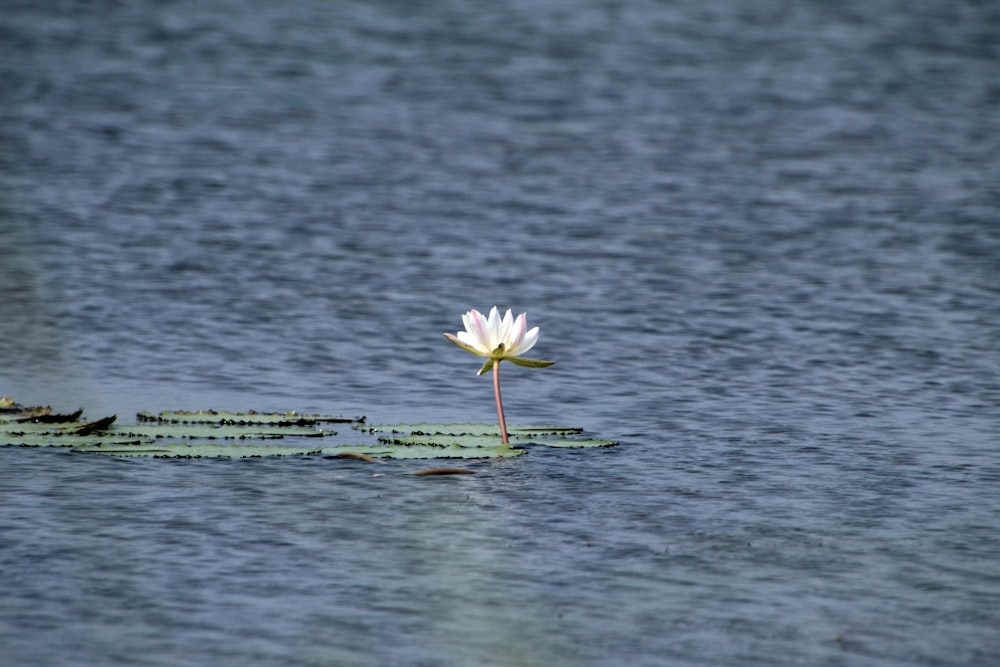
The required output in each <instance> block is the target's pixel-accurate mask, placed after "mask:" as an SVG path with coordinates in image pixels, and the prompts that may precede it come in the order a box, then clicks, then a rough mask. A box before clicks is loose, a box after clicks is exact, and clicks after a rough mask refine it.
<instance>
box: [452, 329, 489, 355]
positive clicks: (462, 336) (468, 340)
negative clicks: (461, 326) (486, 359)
mask: <svg viewBox="0 0 1000 667" xmlns="http://www.w3.org/2000/svg"><path fill="white" fill-rule="evenodd" d="M455 337H456V338H458V340H460V341H462V342H463V343H465V344H466V345H468V346H469V347H471V348H472V349H474V350H475V351H476V354H483V355H486V354H489V353H490V351H489V350H488V349H486V347H484V346H483V345H482V344H481V342H480V341H479V339H478V338H476V336H475V335H473V334H471V333H469V332H468V331H459V332H458V335H457V336H455Z"/></svg>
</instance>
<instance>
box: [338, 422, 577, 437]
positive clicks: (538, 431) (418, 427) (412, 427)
mask: <svg viewBox="0 0 1000 667" xmlns="http://www.w3.org/2000/svg"><path fill="white" fill-rule="evenodd" d="M355 428H356V429H359V430H366V431H368V432H369V433H409V434H411V435H495V436H497V437H500V427H499V426H498V425H496V424H371V425H360V424H359V425H357V426H355ZM576 433H583V429H582V428H579V427H575V426H547V425H534V426H509V427H508V428H507V434H508V435H509V436H520V435H570V434H576Z"/></svg>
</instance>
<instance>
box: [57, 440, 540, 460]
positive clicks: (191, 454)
mask: <svg viewBox="0 0 1000 667" xmlns="http://www.w3.org/2000/svg"><path fill="white" fill-rule="evenodd" d="M74 451H77V452H82V453H87V454H104V455H106V456H144V457H150V458H161V459H163V458H173V459H191V458H257V457H264V456H318V455H322V456H324V457H326V458H335V457H337V455H338V454H343V453H344V452H346V451H350V452H355V453H358V454H367V455H369V456H372V457H374V458H390V459H483V458H496V457H502V456H503V457H508V456H520V455H522V454H524V453H525V451H524V450H521V449H512V448H510V447H495V448H470V447H459V446H452V447H419V446H418V447H378V446H375V447H372V446H371V445H364V446H353V445H351V446H348V445H344V446H340V447H294V446H285V445H230V444H204V443H195V444H188V443H178V442H165V443H155V444H140V445H121V444H114V445H86V446H82V447H78V448H76V449H75V450H74Z"/></svg>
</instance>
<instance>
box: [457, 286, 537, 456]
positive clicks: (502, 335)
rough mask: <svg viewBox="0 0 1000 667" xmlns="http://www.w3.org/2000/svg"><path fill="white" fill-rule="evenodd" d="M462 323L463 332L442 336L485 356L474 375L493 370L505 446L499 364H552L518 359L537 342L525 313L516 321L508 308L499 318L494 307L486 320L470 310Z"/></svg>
mask: <svg viewBox="0 0 1000 667" xmlns="http://www.w3.org/2000/svg"><path fill="white" fill-rule="evenodd" d="M462 323H463V324H464V325H465V331H459V332H457V333H456V334H454V335H452V334H450V333H446V334H445V335H444V336H445V338H447V339H448V340H450V341H451V342H452V343H454V344H455V345H458V346H459V347H460V348H462V349H463V350H465V351H466V352H471V353H472V354H474V355H476V356H479V357H486V361H485V362H484V363H483V366H482V368H480V369H479V372H478V373H477V375H482V374H483V373H485V372H486V371H489V370H492V371H493V392H494V394H495V395H496V402H497V417H498V418H499V419H500V435H501V437H502V438H503V443H504V444H505V445H506V444H508V437H507V424H506V421H505V420H504V414H503V401H502V400H501V398H500V362H501V361H503V360H505V359H506V360H507V361H510V362H511V363H514V364H517V365H518V366H527V367H528V368H544V367H545V366H551V365H552V364H554V363H555V362H554V361H542V360H541V359H525V358H524V357H522V356H521V355H522V354H524V353H525V352H527V351H528V350H530V349H531V348H533V347H534V346H535V343H537V342H538V327H534V328H532V329H528V325H527V319H526V317H525V314H524V313H521V314H520V315H518V316H517V317H516V318H515V317H513V316H512V315H511V312H510V309H507V313H506V314H505V315H504V316H503V318H501V317H500V311H499V310H497V307H496V306H493V308H492V309H491V310H490V315H489V317H485V316H484V315H483V314H482V313H480V312H479V311H478V310H476V309H475V308H473V309H472V310H470V311H469V312H467V313H465V314H464V315H462Z"/></svg>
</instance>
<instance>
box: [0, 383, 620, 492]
mask: <svg viewBox="0 0 1000 667" xmlns="http://www.w3.org/2000/svg"><path fill="white" fill-rule="evenodd" d="M2 408H3V409H2V410H0V446H4V445H6V446H20V447H64V448H68V449H70V450H72V451H73V452H76V453H80V454H91V455H93V454H99V455H104V456H112V457H149V458H172V459H182V458H260V457H265V456H268V457H271V456H298V457H320V458H324V459H344V460H348V461H358V462H362V463H371V462H375V461H378V460H382V459H393V460H421V459H467V460H475V459H495V458H499V457H513V456H521V455H523V454H526V453H527V452H528V451H530V449H532V448H533V447H575V448H580V447H610V446H613V445H617V444H618V443H617V442H615V441H613V440H599V439H593V438H588V437H585V435H584V433H583V429H580V428H576V427H564V426H549V425H533V426H532V425H528V426H511V428H510V430H509V437H510V439H512V440H513V441H514V443H515V444H514V445H511V444H510V443H507V442H503V439H502V438H501V435H500V432H499V430H498V429H497V427H496V425H491V424H431V423H418V424H386V425H381V424H368V423H367V421H366V419H365V418H364V417H343V416H338V415H313V414H303V413H299V412H257V411H254V410H250V411H247V412H226V411H218V410H197V411H191V412H188V411H164V412H158V413H153V412H141V413H139V414H138V415H136V419H137V422H138V423H137V424H135V425H122V424H117V423H116V417H115V416H114V415H112V416H110V417H103V418H101V419H95V420H84V419H82V418H81V417H82V414H83V410H82V409H81V410H77V411H76V412H73V413H70V414H65V415H63V414H56V413H53V412H52V409H51V408H49V407H34V408H29V407H24V406H21V405H18V404H16V403H14V402H13V401H12V400H10V401H7V402H6V404H5V405H3V406H2ZM330 424H344V425H349V426H350V429H349V431H348V433H347V435H345V436H340V434H339V433H338V432H337V431H334V430H331V429H329V428H327V426H328V425H330ZM447 470H452V469H447ZM425 474H430V473H425ZM438 474H446V473H443V472H441V473H438ZM449 474H450V473H449ZM455 474H457V473H455Z"/></svg>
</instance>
